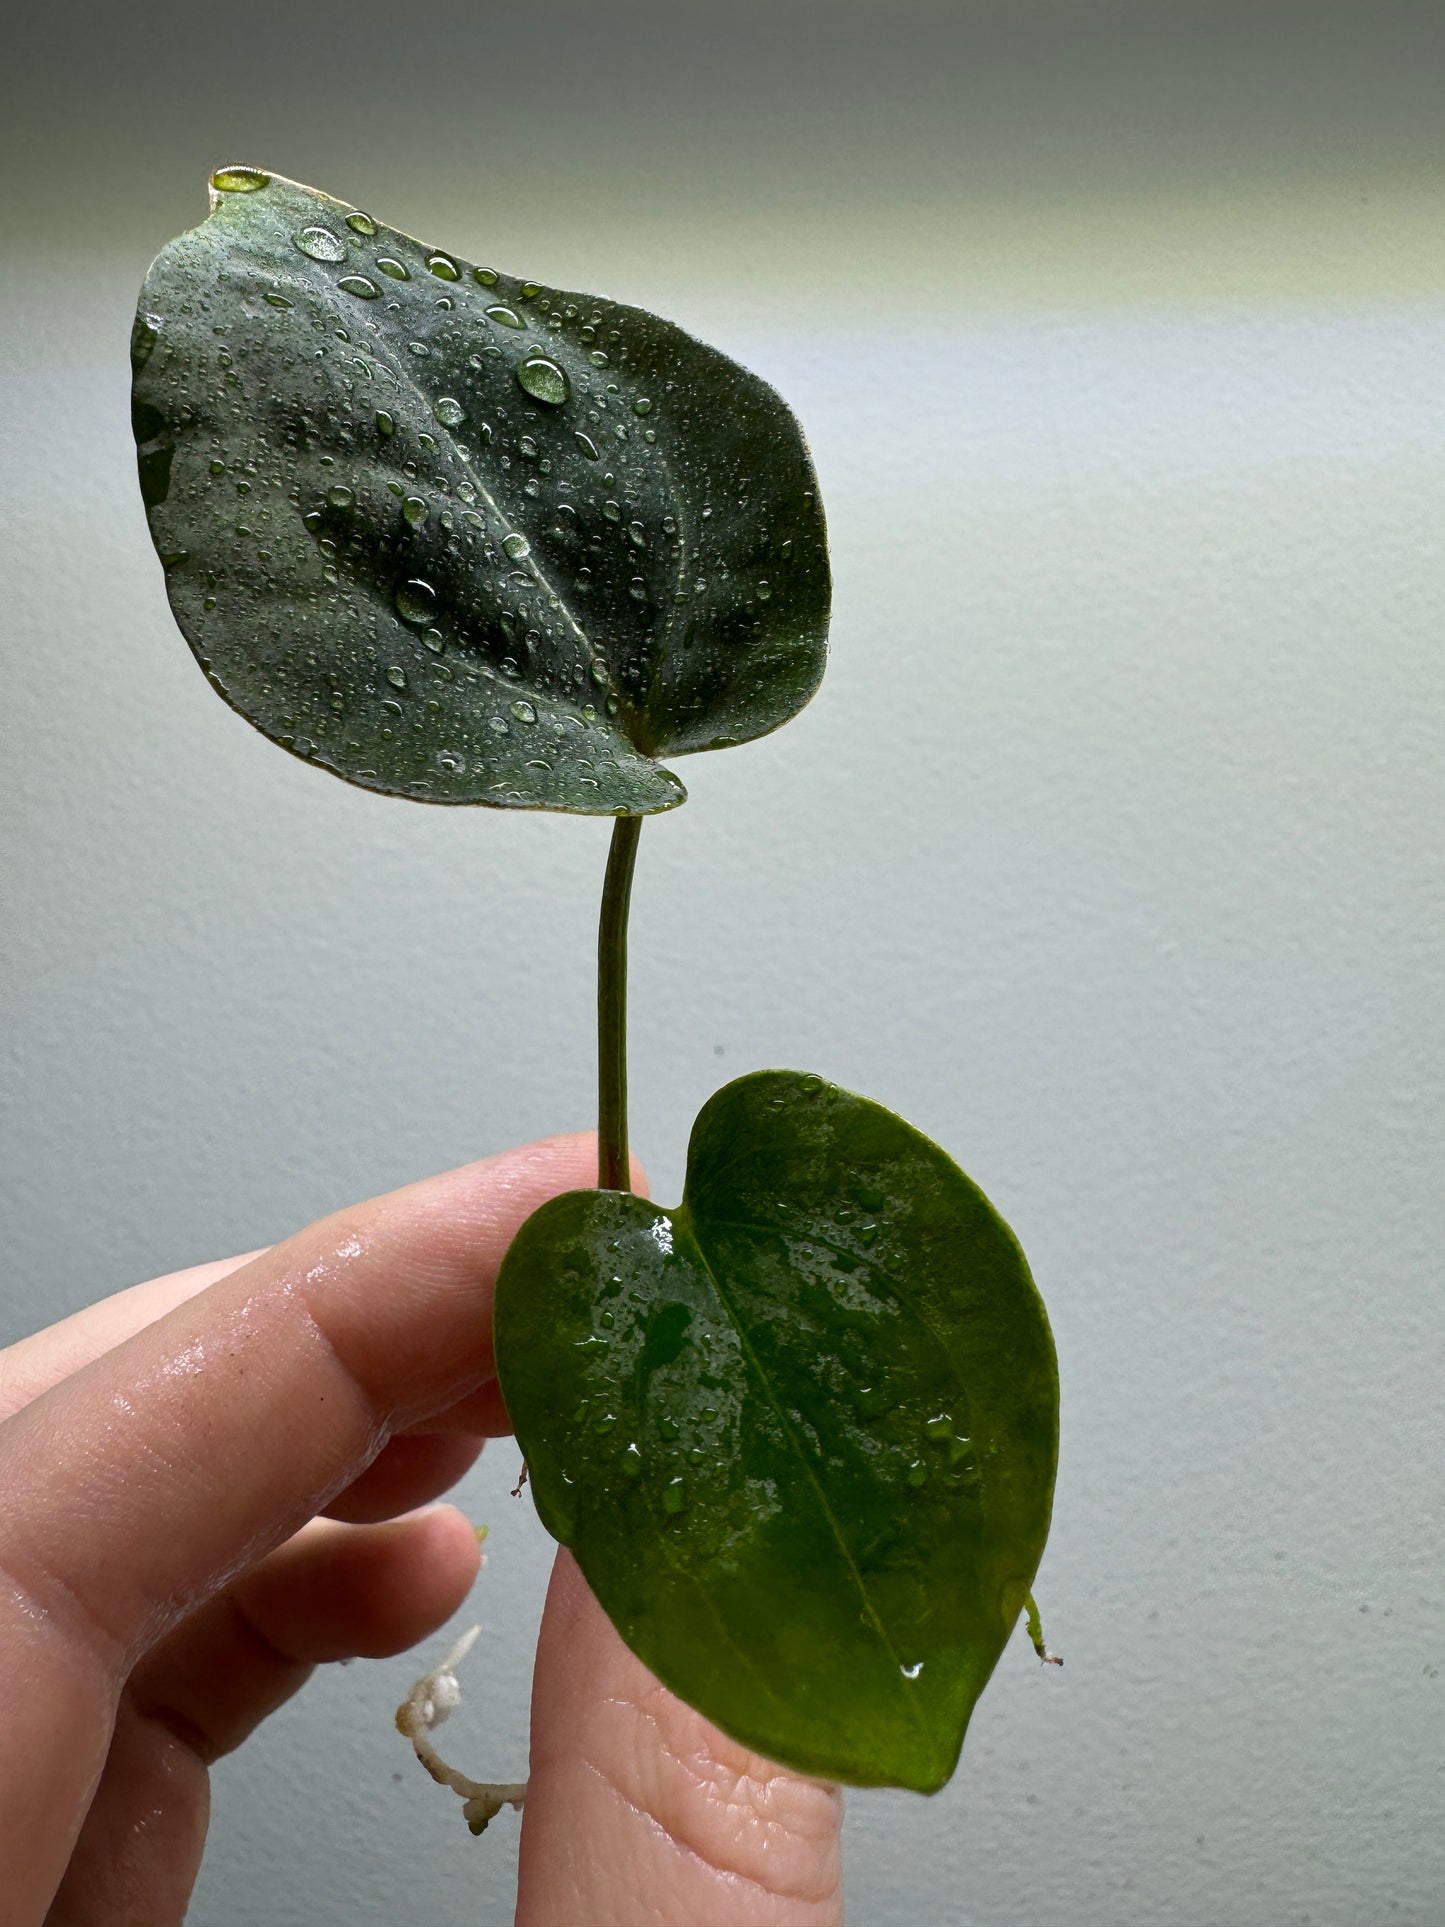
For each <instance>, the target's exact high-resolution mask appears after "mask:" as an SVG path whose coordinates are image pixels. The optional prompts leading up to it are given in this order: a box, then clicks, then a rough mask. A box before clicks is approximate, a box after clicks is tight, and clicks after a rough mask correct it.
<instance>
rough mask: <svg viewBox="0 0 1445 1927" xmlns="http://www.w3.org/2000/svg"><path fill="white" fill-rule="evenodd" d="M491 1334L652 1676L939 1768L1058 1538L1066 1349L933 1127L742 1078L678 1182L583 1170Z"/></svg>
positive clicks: (517, 1257)
mask: <svg viewBox="0 0 1445 1927" xmlns="http://www.w3.org/2000/svg"><path fill="white" fill-rule="evenodd" d="M496 1347H497V1364H498V1370H499V1373H500V1376H501V1383H502V1389H503V1392H504V1393H505V1396H506V1400H507V1405H508V1409H509V1411H510V1413H511V1417H512V1421H513V1423H514V1425H515V1427H516V1431H517V1437H518V1440H519V1442H520V1444H521V1446H522V1449H523V1451H524V1452H525V1454H526V1459H527V1464H528V1466H529V1468H530V1472H531V1482H532V1491H533V1493H534V1495H535V1498H536V1503H537V1507H538V1510H539V1512H540V1514H541V1517H542V1519H543V1522H544V1523H545V1524H546V1526H547V1528H548V1530H549V1531H550V1532H552V1533H553V1534H554V1535H555V1536H556V1537H557V1538H558V1539H560V1540H561V1541H562V1542H563V1543H564V1544H566V1545H569V1546H571V1547H572V1549H573V1551H574V1552H575V1553H576V1555H577V1558H578V1560H579V1562H580V1564H581V1566H582V1570H583V1572H584V1573H585V1574H586V1576H587V1579H588V1581H589V1583H590V1584H591V1586H592V1588H593V1590H594V1591H595V1592H596V1594H597V1596H598V1598H599V1599H600V1601H601V1602H602V1605H603V1606H604V1607H605V1609H606V1610H607V1612H608V1613H609V1615H610V1616H611V1618H612V1620H613V1621H614V1623H615V1624H616V1626H617V1628H618V1630H619V1631H620V1632H621V1634H622V1636H623V1638H624V1639H625V1640H626V1641H627V1643H628V1644H629V1645H630V1646H631V1647H632V1649H633V1650H634V1652H636V1653H637V1654H638V1655H639V1657H640V1658H641V1659H643V1660H644V1661H645V1662H646V1664H647V1665H648V1666H650V1667H651V1668H652V1670H653V1671H654V1672H655V1673H656V1674H657V1675H658V1677H659V1678H660V1679H662V1680H663V1681H664V1682H665V1683H666V1684H667V1685H668V1686H669V1687H670V1688H671V1689H672V1690H673V1691H674V1692H676V1693H678V1694H679V1695H680V1696H681V1697H682V1698H684V1699H685V1700H687V1701H689V1702H690V1703H691V1704H692V1705H693V1706H695V1707H697V1708H698V1709H699V1710H700V1711H701V1712H703V1713H705V1714H706V1715H707V1716H708V1717H709V1718H710V1719H712V1720H713V1721H715V1722H716V1723H717V1724H718V1725H719V1726H721V1727H722V1728H724V1730H725V1731H727V1732H729V1733H731V1734H732V1735H734V1737H735V1738H737V1739H739V1740H742V1741H743V1742H744V1743H746V1744H747V1745H750V1746H752V1747H755V1748H756V1749H757V1750H758V1751H760V1752H762V1753H764V1754H766V1755H767V1756H769V1757H770V1758H772V1759H775V1760H779V1761H781V1762H783V1763H784V1764H786V1765H790V1766H793V1767H796V1768H799V1769H801V1770H803V1771H806V1772H812V1773H817V1774H821V1775H825V1776H827V1777H829V1778H835V1779H842V1780H850V1781H854V1782H859V1783H863V1784H879V1783H883V1784H889V1785H897V1786H906V1787H915V1788H917V1789H919V1790H920V1791H923V1792H931V1791H933V1790H935V1789H936V1788H938V1787H940V1786H941V1785H942V1784H943V1783H944V1781H945V1780H946V1779H947V1778H948V1776H949V1775H950V1773H951V1772H952V1771H953V1768H954V1766H955V1764H956V1762H957V1758H958V1751H959V1747H960V1745H961V1744H962V1741H963V1735H964V1729H965V1727H966V1726H967V1723H968V1718H969V1715H970V1713H971V1711H972V1709H973V1705H974V1702H975V1700H976V1699H977V1697H978V1695H979V1693H980V1692H981V1691H982V1690H983V1687H984V1685H985V1683H986V1682H987V1680H988V1677H989V1674H990V1673H991V1672H992V1670H993V1667H994V1664H995V1662H996V1661H997V1659H998V1656H999V1654H1000V1652H1001V1651H1002V1649H1003V1646H1004V1643H1005V1641H1006V1640H1007V1639H1008V1637H1009V1634H1010V1632H1011V1631H1012V1629H1013V1627H1014V1626H1015V1624H1016V1623H1017V1620H1018V1617H1019V1613H1020V1610H1021V1608H1022V1606H1023V1603H1024V1597H1025V1594H1026V1592H1027V1590H1028V1587H1029V1585H1030V1583H1031V1581H1032V1579H1033V1575H1034V1572H1035V1569H1036V1568H1037V1565H1038V1562H1039V1558H1040V1556H1041V1554H1042V1551H1043V1546H1044V1540H1045V1537H1046V1535H1047V1531H1048V1523H1049V1514H1050V1508H1051V1505H1052V1499H1053V1483H1054V1468H1055V1463H1056V1457H1057V1448H1058V1375H1057V1369H1056V1365H1055V1360H1054V1350H1053V1343H1052V1340H1051V1338H1050V1335H1049V1329H1048V1322H1047V1319H1046V1317H1045V1314H1044V1309H1043V1305H1042V1303H1041V1301H1040V1299H1039V1296H1038V1293H1037V1291H1036V1290H1035V1288H1034V1285H1033V1282H1032V1280H1031V1279H1030V1277H1029V1272H1028V1267H1027V1265H1026V1264H1025V1262H1024V1258H1023V1254H1022V1252H1021V1251H1020V1250H1019V1247H1018V1245H1017V1243H1016V1242H1015V1240H1014V1238H1013V1236H1012V1234H1011V1233H1010V1231H1009V1230H1008V1227H1007V1226H1006V1225H1005V1224H1004V1223H1003V1221H1002V1220H1001V1219H1000V1218H999V1217H998V1215H997V1214H996V1212H995V1211H994V1210H993V1209H992V1207H991V1206H990V1205H989V1203H988V1201H987V1199H986V1198H985V1197H984V1196H983V1194H982V1193H981V1192H980V1191H979V1190H978V1188H977V1187H976V1186H975V1185H974V1184H972V1183H971V1182H970V1181H969V1179H968V1178H966V1177H965V1176H964V1174H963V1173H962V1172H961V1171H960V1170H959V1169H958V1167H957V1166H956V1165H955V1164H954V1163H953V1162H952V1161H951V1160H950V1159H949V1158H948V1157H946V1156H945V1154H944V1153H943V1152H942V1151H941V1150H939V1148H938V1147H937V1145H935V1144H932V1143H930V1142H929V1140H928V1139H927V1138H925V1137H923V1136H922V1135H921V1134H920V1133H919V1132H918V1131H915V1130H914V1129H913V1128H912V1127H911V1126H910V1125H908V1124H905V1123H904V1122H903V1120H902V1119H901V1118H898V1117H896V1116H894V1114H893V1113H892V1112H891V1111H886V1110H884V1109H883V1108H882V1106H881V1105H877V1104H872V1103H870V1102H869V1101H868V1100H867V1099H866V1098H861V1097H855V1096H852V1095H851V1094H850V1093H848V1092H845V1091H841V1090H838V1089H837V1088H836V1087H834V1086H832V1085H829V1084H825V1083H824V1082H823V1080H822V1079H821V1078H817V1077H800V1076H798V1075H796V1074H794V1073H791V1072H784V1071H764V1072H760V1073H758V1074H756V1075H755V1076H751V1077H745V1078H741V1079H739V1080H738V1081H737V1082H736V1083H733V1084H729V1085H728V1086H727V1087H726V1088H725V1089H723V1090H721V1091H719V1092H718V1093H717V1095H716V1096H715V1097H713V1098H712V1099H711V1100H710V1101H709V1102H708V1104H707V1105H706V1106H705V1107H704V1109H703V1110H702V1112H701V1114H700V1115H699V1117H698V1120H697V1123H696V1125H695V1127H694V1130H693V1136H692V1143H691V1146H690V1149H689V1155H688V1175H687V1185H686V1191H685V1195H684V1199H683V1203H682V1205H681V1206H680V1207H679V1208H678V1209H677V1210H675V1211H665V1210H663V1209H662V1208H661V1207H660V1206H657V1205H654V1204H651V1203H649V1202H648V1201H646V1200H644V1199H642V1198H638V1197H634V1196H632V1195H630V1194H627V1193H619V1192H595V1191H592V1192H580V1191H579V1192H571V1193H569V1194H568V1195H566V1196H565V1197H561V1198H557V1199H555V1200H553V1201H552V1202H551V1203H549V1204H547V1205H545V1206H543V1208H542V1209H541V1210H540V1211H538V1212H537V1213H536V1215H535V1216H534V1217H532V1218H531V1219H530V1220H529V1221H528V1222H527V1224H526V1225H524V1226H523V1228H522V1230H521V1232H520V1233H519V1235H518V1237H517V1239H516V1241H515V1243H514V1244H513V1246H512V1249H511V1251H510V1252H509V1254H508V1256H507V1259H506V1262H505V1264H504V1266H503V1269H502V1275H501V1279H500V1281H499V1284H498V1289H497V1301H496Z"/></svg>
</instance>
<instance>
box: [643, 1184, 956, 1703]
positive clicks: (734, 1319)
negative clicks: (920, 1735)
mask: <svg viewBox="0 0 1445 1927" xmlns="http://www.w3.org/2000/svg"><path fill="white" fill-rule="evenodd" d="M684 1212H686V1215H687V1229H688V1230H689V1232H690V1233H691V1234H692V1235H691V1237H690V1239H689V1243H690V1244H691V1245H692V1248H693V1250H694V1251H696V1253H697V1255H698V1258H699V1260H700V1261H701V1264H702V1268H703V1270H704V1271H705V1272H706V1274H707V1276H708V1278H709V1279H710V1280H711V1283H712V1287H713V1290H714V1291H715V1292H716V1293H717V1295H718V1300H719V1302H720V1303H721V1305H722V1307H723V1310H724V1311H725V1312H726V1313H727V1316H728V1320H729V1322H730V1323H731V1325H732V1327H733V1330H734V1331H735V1332H736V1333H737V1335H738V1343H739V1344H740V1346H741V1347H742V1351H743V1356H744V1358H745V1359H746V1360H747V1363H748V1366H749V1368H750V1370H751V1371H752V1373H753V1375H754V1377H755V1378H756V1379H757V1382H758V1384H759V1385H761V1387H762V1389H763V1392H764V1394H765V1396H766V1398H767V1400H768V1403H769V1404H770V1405H771V1406H772V1408H773V1410H774V1412H775V1413H776V1414H777V1417H778V1423H779V1425H780V1426H781V1427H782V1430H783V1436H784V1437H785V1438H786V1439H787V1441H788V1445H789V1447H790V1449H791V1450H792V1452H793V1455H794V1457H795V1458H796V1459H797V1461H798V1463H799V1465H800V1466H801V1467H802V1468H803V1474H804V1476H805V1478H806V1479H807V1481H808V1483H809V1485H810V1486H811V1487H812V1489H813V1494H814V1497H815V1498H816V1499H817V1502H818V1507H819V1510H820V1511H821V1512H822V1514H823V1517H824V1519H825V1520H826V1521H827V1524H828V1528H829V1531H830V1532H831V1533H832V1535H833V1540H834V1543H835V1544H836V1546H837V1548H838V1550H839V1552H840V1553H841V1555H842V1558H843V1563H844V1566H845V1567H846V1569H847V1572H848V1575H849V1577H850V1578H851V1580H852V1581H853V1584H854V1587H855V1588H856V1590H857V1593H858V1597H859V1598H860V1599H861V1600H862V1602H863V1611H864V1614H865V1616H866V1618H867V1620H868V1622H869V1623H870V1624H871V1626H872V1627H873V1630H874V1631H875V1632H876V1633H877V1635H878V1638H879V1640H880V1641H881V1642H882V1645H883V1648H884V1651H885V1652H886V1653H887V1654H888V1656H889V1658H890V1659H891V1660H892V1661H893V1663H894V1665H895V1666H896V1667H897V1668H898V1671H899V1673H900V1674H901V1673H902V1670H903V1660H902V1657H901V1656H900V1654H899V1652H898V1649H897V1647H896V1646H895V1645H894V1644H893V1640H892V1638H891V1637H890V1636H889V1632H888V1628H887V1627H886V1626H885V1625H884V1623H883V1619H882V1616H881V1615H880V1613H879V1611H878V1608H877V1607H876V1606H875V1605H874V1603H873V1598H872V1595H871V1594H870V1593H869V1591H868V1587H867V1584H866V1583H865V1581H864V1578H863V1574H862V1572H861V1571H860V1570H859V1567H858V1562H857V1560H856V1559H855V1558H854V1557H853V1551H852V1548H851V1547H850V1546H849V1544H848V1541H847V1539H846V1537H845V1536H844V1533H843V1528H842V1526H841V1525H840V1524H839V1523H838V1519H837V1516H836V1514H835V1513H834V1511H833V1508H832V1506H831V1505H830V1504H829V1503H828V1495H827V1493H826V1492H825V1491H824V1490H823V1486H822V1483H821V1481H820V1480H819V1478H818V1475H817V1473H816V1472H815V1471H814V1469H813V1467H812V1465H811V1464H810V1463H809V1461H808V1457H807V1454H806V1453H805V1452H804V1451H803V1448H802V1445H801V1443H800V1441H799V1439H798V1435H797V1430H796V1428H795V1427H794V1425H793V1423H792V1420H791V1419H790V1418H789V1417H788V1414H787V1411H786V1410H785V1408H784V1406H783V1404H782V1401H781V1400H780V1398H779V1397H778V1394H777V1392H776V1390H775V1389H774V1386H773V1382H772V1379H771V1378H770V1377H769V1375H768V1373H767V1371H766V1370H765V1369H764V1367H763V1364H762V1361H761V1360H760V1359H759V1357H758V1355H757V1353H756V1352H755V1351H754V1350H753V1347H752V1344H751V1343H750V1341H749V1338H748V1333H747V1328H746V1326H745V1325H744V1323H743V1320H742V1318H741V1317H740V1316H739V1314H738V1311H737V1308H736V1306H735V1305H734V1304H733V1301H732V1299H731V1297H730V1296H729V1294H728V1291H727V1288H726V1286H725V1285H724V1284H723V1281H722V1279H721V1278H720V1277H719V1275H718V1273H717V1272H716V1271H715V1270H714V1269H713V1267H712V1265H711V1263H710V1262H709V1259H708V1255H707V1252H706V1250H705V1249H704V1247H703V1244H702V1241H701V1239H700V1238H699V1237H698V1235H697V1224H696V1222H695V1221H694V1219H693V1217H692V1214H691V1212H689V1211H687V1207H686V1206H685V1205H684V1206H682V1207H680V1209H679V1211H678V1212H677V1213H674V1214H670V1215H672V1217H673V1222H674V1223H676V1221H677V1217H678V1216H680V1215H682V1213H684ZM714 1222H723V1221H722V1220H716V1221H714ZM899 1700H900V1704H902V1705H903V1706H904V1707H905V1708H906V1710H907V1713H908V1715H909V1717H910V1719H912V1721H913V1722H914V1724H915V1725H919V1724H921V1723H922V1722H921V1719H920V1715H919V1710H918V1706H917V1704H916V1702H915V1701H914V1700H913V1699H911V1698H910V1697H909V1696H908V1695H906V1694H903V1693H900V1694H899Z"/></svg>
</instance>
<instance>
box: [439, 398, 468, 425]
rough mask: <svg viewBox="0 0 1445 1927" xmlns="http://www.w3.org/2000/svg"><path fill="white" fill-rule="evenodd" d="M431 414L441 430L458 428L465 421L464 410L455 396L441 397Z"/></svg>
mask: <svg viewBox="0 0 1445 1927" xmlns="http://www.w3.org/2000/svg"><path fill="white" fill-rule="evenodd" d="M431 412H432V413H433V414H434V415H435V416H436V418H437V420H438V421H439V422H440V423H441V425H442V427H443V428H460V427H461V425H462V423H463V422H464V421H465V420H466V410H465V409H464V408H463V407H462V405H461V403H460V402H459V401H458V400H457V398H456V396H455V395H442V396H441V397H440V398H439V399H438V401H437V403H436V405H435V407H434V408H433V409H432V411H431Z"/></svg>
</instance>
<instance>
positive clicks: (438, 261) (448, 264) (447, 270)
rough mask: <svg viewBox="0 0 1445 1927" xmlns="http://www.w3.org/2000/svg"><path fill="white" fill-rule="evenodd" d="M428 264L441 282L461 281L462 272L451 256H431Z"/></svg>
mask: <svg viewBox="0 0 1445 1927" xmlns="http://www.w3.org/2000/svg"><path fill="white" fill-rule="evenodd" d="M426 264H427V266H428V267H429V268H430V269H431V271H432V273H433V274H434V275H435V276H436V277H437V279H438V280H439V281H460V280H461V278H462V271H461V269H460V268H459V267H458V266H457V264H456V262H455V261H453V259H452V257H451V256H450V255H449V254H442V253H441V252H440V251H438V252H437V253H435V254H429V255H428V256H427V258H426Z"/></svg>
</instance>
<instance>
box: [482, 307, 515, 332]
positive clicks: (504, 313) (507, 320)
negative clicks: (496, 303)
mask: <svg viewBox="0 0 1445 1927" xmlns="http://www.w3.org/2000/svg"><path fill="white" fill-rule="evenodd" d="M487 313H488V315H489V316H490V317H491V319H492V320H493V321H495V322H496V323H497V324H498V325H499V326H500V327H503V328H520V327H521V325H522V320H521V316H520V315H518V314H515V313H514V312H513V311H512V309H511V308H502V307H496V308H488V309H487Z"/></svg>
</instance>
